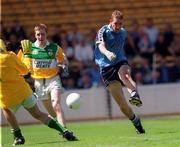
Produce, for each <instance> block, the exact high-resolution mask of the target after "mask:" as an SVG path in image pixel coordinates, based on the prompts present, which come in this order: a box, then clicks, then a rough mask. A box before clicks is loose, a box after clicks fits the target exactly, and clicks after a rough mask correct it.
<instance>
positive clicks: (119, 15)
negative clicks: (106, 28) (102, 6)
mask: <svg viewBox="0 0 180 147" xmlns="http://www.w3.org/2000/svg"><path fill="white" fill-rule="evenodd" d="M113 18H117V19H123V13H122V12H121V11H119V10H114V11H113V12H112V14H111V18H110V19H111V20H112V19H113Z"/></svg>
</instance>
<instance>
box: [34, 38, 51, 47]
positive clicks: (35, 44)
mask: <svg viewBox="0 0 180 147" xmlns="http://www.w3.org/2000/svg"><path fill="white" fill-rule="evenodd" d="M48 45H49V41H48V40H47V41H46V45H45V46H44V47H43V48H45V47H46V46H48ZM34 46H35V47H39V43H38V41H37V40H36V41H35V42H34Z"/></svg>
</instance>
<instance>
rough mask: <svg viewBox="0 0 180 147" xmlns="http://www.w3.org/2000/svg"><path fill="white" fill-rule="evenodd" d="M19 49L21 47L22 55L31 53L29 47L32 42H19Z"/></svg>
mask: <svg viewBox="0 0 180 147" xmlns="http://www.w3.org/2000/svg"><path fill="white" fill-rule="evenodd" d="M21 47H22V49H23V53H24V54H30V53H31V51H32V49H31V47H32V42H31V41H29V40H22V41H21Z"/></svg>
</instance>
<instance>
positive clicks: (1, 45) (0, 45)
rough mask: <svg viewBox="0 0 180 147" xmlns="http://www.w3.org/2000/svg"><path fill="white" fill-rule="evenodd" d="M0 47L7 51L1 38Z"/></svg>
mask: <svg viewBox="0 0 180 147" xmlns="http://www.w3.org/2000/svg"><path fill="white" fill-rule="evenodd" d="M0 49H1V50H3V51H7V49H6V45H5V43H4V41H3V40H2V39H0Z"/></svg>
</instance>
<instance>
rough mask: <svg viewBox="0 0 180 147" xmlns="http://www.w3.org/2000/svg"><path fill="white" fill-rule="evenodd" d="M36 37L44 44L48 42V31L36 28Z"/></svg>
mask: <svg viewBox="0 0 180 147" xmlns="http://www.w3.org/2000/svg"><path fill="white" fill-rule="evenodd" d="M35 38H36V39H37V41H38V42H39V43H40V44H41V45H43V44H45V43H46V40H47V33H46V31H45V30H44V29H40V30H36V31H35Z"/></svg>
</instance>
